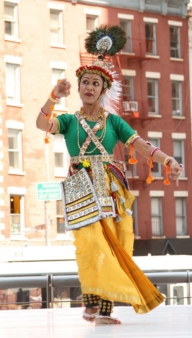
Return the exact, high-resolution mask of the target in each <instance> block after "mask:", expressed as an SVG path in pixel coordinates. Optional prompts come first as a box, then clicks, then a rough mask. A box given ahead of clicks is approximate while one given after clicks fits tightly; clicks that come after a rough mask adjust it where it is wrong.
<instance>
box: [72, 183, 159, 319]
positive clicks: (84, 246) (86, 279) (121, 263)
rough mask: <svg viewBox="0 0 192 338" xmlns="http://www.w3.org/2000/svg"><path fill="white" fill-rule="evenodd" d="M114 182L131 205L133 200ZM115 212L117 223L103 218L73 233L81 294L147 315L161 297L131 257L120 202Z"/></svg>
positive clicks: (129, 231)
mask: <svg viewBox="0 0 192 338" xmlns="http://www.w3.org/2000/svg"><path fill="white" fill-rule="evenodd" d="M106 179H107V180H108V178H107V177H106ZM113 179H114V181H115V183H116V184H117V185H118V187H119V191H120V193H121V196H123V197H124V198H125V199H126V202H127V205H129V206H130V204H132V202H133V199H134V197H133V196H132V195H131V194H130V192H128V191H127V190H126V189H125V188H123V187H122V185H120V183H119V182H118V181H117V180H116V178H115V177H113ZM130 201H131V202H130ZM118 213H119V214H120V216H121V221H120V222H118V223H116V222H115V220H114V218H106V219H102V220H101V221H100V222H96V223H94V224H91V225H89V226H86V227H83V228H80V229H78V230H74V231H73V235H74V238H75V241H74V245H75V246H76V260H77V265H78V273H79V280H80V283H81V289H82V293H84V294H94V295H98V296H100V297H101V298H102V299H107V300H110V301H118V302H123V303H129V304H131V305H132V306H133V308H134V310H135V311H136V312H137V313H139V314H142V313H146V312H149V311H150V310H152V309H153V308H155V307H156V306H158V305H159V304H161V303H162V302H163V301H164V297H163V296H162V295H161V293H159V291H158V290H157V289H156V287H155V286H154V285H153V284H152V283H151V282H150V281H149V279H148V278H147V277H146V276H145V275H144V273H143V272H142V271H141V270H140V269H139V267H138V266H137V265H136V264H135V263H134V261H133V260H132V258H131V256H132V252H133V242H134V234H133V227H132V217H131V216H128V215H127V214H126V213H125V212H124V210H123V209H121V206H120V203H119V204H118Z"/></svg>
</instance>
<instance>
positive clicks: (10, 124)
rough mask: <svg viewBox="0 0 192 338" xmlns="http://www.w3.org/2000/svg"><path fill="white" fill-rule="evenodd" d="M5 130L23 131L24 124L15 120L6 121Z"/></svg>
mask: <svg viewBox="0 0 192 338" xmlns="http://www.w3.org/2000/svg"><path fill="white" fill-rule="evenodd" d="M5 125H6V128H8V129H19V130H23V129H24V123H23V122H18V121H15V120H7V121H6V122H5Z"/></svg>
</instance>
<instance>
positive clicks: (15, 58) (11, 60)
mask: <svg viewBox="0 0 192 338" xmlns="http://www.w3.org/2000/svg"><path fill="white" fill-rule="evenodd" d="M4 62H5V63H13V64H15V65H22V58H21V57H19V56H13V55H4Z"/></svg>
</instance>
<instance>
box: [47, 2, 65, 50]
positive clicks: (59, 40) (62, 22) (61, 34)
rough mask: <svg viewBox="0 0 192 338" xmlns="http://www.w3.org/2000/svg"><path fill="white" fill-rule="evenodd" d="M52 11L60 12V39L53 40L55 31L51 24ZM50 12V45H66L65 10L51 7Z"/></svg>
mask: <svg viewBox="0 0 192 338" xmlns="http://www.w3.org/2000/svg"><path fill="white" fill-rule="evenodd" d="M51 12H55V13H57V14H58V28H57V30H58V41H52V39H51V32H52V31H55V30H56V29H54V27H52V26H51ZM49 14H50V45H51V46H63V45H64V20H63V10H62V9H57V8H49Z"/></svg>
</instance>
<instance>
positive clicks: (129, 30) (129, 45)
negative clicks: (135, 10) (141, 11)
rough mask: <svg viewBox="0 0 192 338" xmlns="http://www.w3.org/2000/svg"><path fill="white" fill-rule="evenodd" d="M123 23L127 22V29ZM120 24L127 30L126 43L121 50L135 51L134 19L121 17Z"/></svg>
mask: <svg viewBox="0 0 192 338" xmlns="http://www.w3.org/2000/svg"><path fill="white" fill-rule="evenodd" d="M121 23H125V24H126V26H127V27H126V28H127V29H126V30H125V29H124V28H123V27H122V25H121ZM119 25H120V27H121V28H122V29H123V30H124V31H125V33H126V39H127V40H126V43H125V45H124V47H123V49H122V50H121V52H123V53H132V52H133V46H132V20H130V19H122V18H120V19H119Z"/></svg>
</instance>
